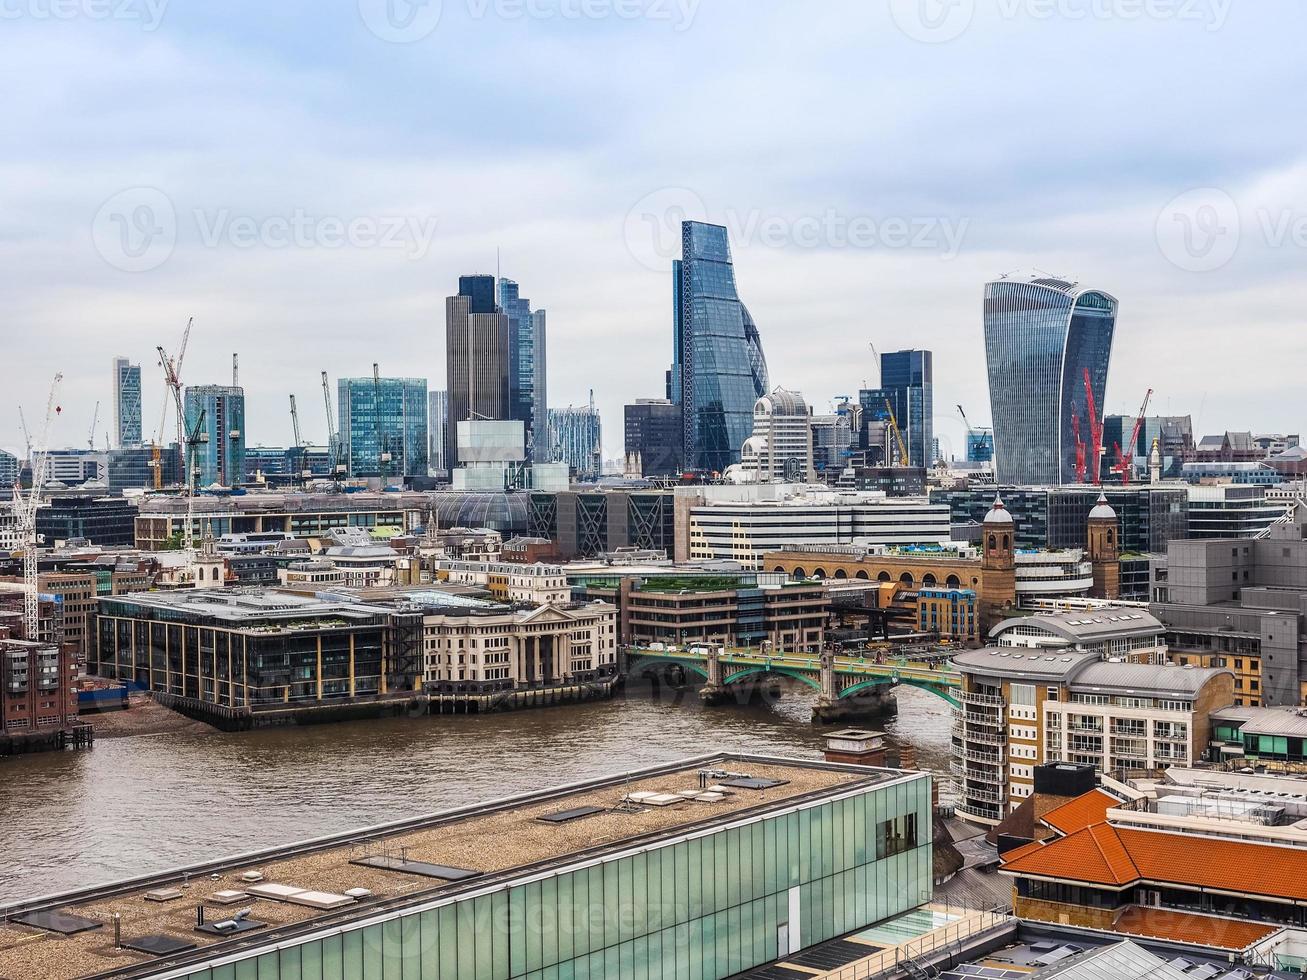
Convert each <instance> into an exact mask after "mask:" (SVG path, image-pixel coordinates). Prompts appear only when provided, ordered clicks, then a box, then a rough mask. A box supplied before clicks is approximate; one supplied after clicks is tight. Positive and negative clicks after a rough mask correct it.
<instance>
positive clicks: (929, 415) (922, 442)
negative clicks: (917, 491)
mask: <svg viewBox="0 0 1307 980" xmlns="http://www.w3.org/2000/svg"><path fill="white" fill-rule="evenodd" d="M880 388H881V392H882V393H883V394H884V399H882V403H883V401H885V400H888V401H889V403H890V404H891V405H892V406H893V407H894V417H895V419H896V420H897V422H898V425H899V431H900V432H901V433H902V435H903V441H904V442H905V443H906V444H907V447H908V458H907V459H906V460H903V461H902V463H901V465H903V466H920V467H930V466H932V465H934V462H935V428H934V424H935V423H934V420H935V391H934V390H935V368H934V357H933V355H932V354H931V352H930V351H928V350H901V351H894V352H893V353H889V354H881V355H880Z"/></svg>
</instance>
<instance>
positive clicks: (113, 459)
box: [101, 442, 248, 494]
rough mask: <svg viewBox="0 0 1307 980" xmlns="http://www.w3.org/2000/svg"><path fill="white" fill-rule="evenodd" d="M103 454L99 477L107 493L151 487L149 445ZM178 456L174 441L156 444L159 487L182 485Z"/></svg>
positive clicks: (151, 464) (152, 457)
mask: <svg viewBox="0 0 1307 980" xmlns="http://www.w3.org/2000/svg"><path fill="white" fill-rule="evenodd" d="M247 451H248V450H247ZM105 456H106V461H107V477H101V478H102V479H106V480H107V482H108V484H109V492H110V493H111V494H121V493H122V492H123V491H124V490H140V489H146V490H152V489H154V480H155V468H154V450H153V449H152V448H150V447H148V446H147V447H140V448H137V449H111V450H109V452H108V453H106V454H105ZM181 456H182V454H181V450H180V449H179V448H178V447H177V444H176V443H175V442H173V443H169V444H168V445H166V446H161V447H160V452H159V486H161V487H175V486H180V485H181V484H182V482H183V481H182V473H181ZM247 469H248V464H247Z"/></svg>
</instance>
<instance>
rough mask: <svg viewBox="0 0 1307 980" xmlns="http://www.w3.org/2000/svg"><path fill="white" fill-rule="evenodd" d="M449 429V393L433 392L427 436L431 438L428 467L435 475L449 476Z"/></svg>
mask: <svg viewBox="0 0 1307 980" xmlns="http://www.w3.org/2000/svg"><path fill="white" fill-rule="evenodd" d="M448 429H449V392H447V391H432V392H428V394H427V435H428V437H429V449H428V452H429V454H430V455H429V456H428V458H427V465H428V466H429V467H430V470H431V472H432V473H433V474H436V475H438V476H444V475H448V474H449V470H450V466H449V462H448V460H447V459H446V458H445V450H446V446H447V441H446V440H447V439H448Z"/></svg>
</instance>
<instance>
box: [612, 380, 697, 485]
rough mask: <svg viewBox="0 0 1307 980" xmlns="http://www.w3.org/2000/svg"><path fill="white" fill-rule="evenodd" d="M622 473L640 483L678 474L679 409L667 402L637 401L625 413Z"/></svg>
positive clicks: (628, 406) (682, 435) (680, 442)
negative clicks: (640, 479)
mask: <svg viewBox="0 0 1307 980" xmlns="http://www.w3.org/2000/svg"><path fill="white" fill-rule="evenodd" d="M625 423H626V426H625V435H626V439H625V443H626V472H627V475H628V476H638V477H642V478H644V479H670V478H673V477H678V476H680V474H681V457H682V455H683V450H682V441H683V438H684V432H683V431H682V429H681V409H680V407H679V406H677V405H676V404H674V403H673V402H672V401H671V400H670V399H666V398H640V399H637V400H636V402H635V404H634V405H627V406H626V410H625Z"/></svg>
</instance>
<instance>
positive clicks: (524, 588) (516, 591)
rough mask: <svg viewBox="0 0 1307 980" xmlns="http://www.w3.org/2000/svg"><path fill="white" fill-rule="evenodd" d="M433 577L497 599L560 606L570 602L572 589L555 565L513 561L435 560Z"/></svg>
mask: <svg viewBox="0 0 1307 980" xmlns="http://www.w3.org/2000/svg"><path fill="white" fill-rule="evenodd" d="M435 571H436V577H437V579H438V580H439V581H441V582H454V583H457V584H461V585H475V586H480V587H481V588H484V589H486V590H487V591H488V592H489V593H490V594H491V595H492V596H494V597H495V598H497V599H502V600H507V601H510V602H526V603H531V604H532V605H536V606H540V605H544V604H545V603H554V604H556V605H558V604H564V603H568V602H571V600H572V587H571V586H570V585H569V584H568V581H567V574H566V573H565V572H564V571H563V569H562V567H561V566H559V565H545V564H533V565H520V564H517V563H516V562H488V561H439V562H437V563H436V566H435Z"/></svg>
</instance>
